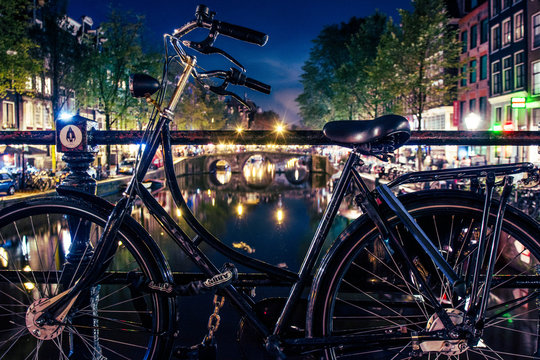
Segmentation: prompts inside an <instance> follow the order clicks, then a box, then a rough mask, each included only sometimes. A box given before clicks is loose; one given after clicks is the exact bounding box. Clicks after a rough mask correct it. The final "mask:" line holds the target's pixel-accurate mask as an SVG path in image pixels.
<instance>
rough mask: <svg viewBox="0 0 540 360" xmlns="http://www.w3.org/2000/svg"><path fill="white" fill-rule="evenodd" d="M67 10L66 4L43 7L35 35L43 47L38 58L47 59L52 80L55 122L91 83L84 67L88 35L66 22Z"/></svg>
mask: <svg viewBox="0 0 540 360" xmlns="http://www.w3.org/2000/svg"><path fill="white" fill-rule="evenodd" d="M66 9H67V2H66V1H65V0H57V1H48V2H46V3H45V5H44V6H42V7H41V14H42V16H41V18H42V19H43V23H42V26H40V27H37V26H36V27H34V29H33V31H32V38H33V39H35V41H36V42H38V43H39V44H40V47H39V51H37V54H38V57H39V58H42V59H47V61H46V64H47V65H46V68H44V69H43V71H45V73H46V75H48V76H50V78H51V83H52V96H51V102H52V108H53V114H54V117H55V119H56V118H57V116H58V114H59V113H60V112H61V111H62V110H63V108H64V106H65V104H66V102H67V100H68V99H69V94H70V93H75V94H78V93H79V92H80V91H83V90H84V89H85V87H86V83H87V79H86V78H85V76H84V74H85V72H84V69H83V68H81V67H82V66H83V64H84V61H83V60H84V58H85V57H86V56H88V54H89V50H90V49H89V47H88V46H87V45H88V44H85V42H84V41H82V40H83V39H82V38H83V37H84V35H85V34H84V32H83V31H82V29H79V30H78V31H79V33H77V34H75V32H76V31H77V30H76V29H73V28H71V27H70V25H69V23H68V22H67V21H66V18H67V15H66ZM83 26H84V25H83Z"/></svg>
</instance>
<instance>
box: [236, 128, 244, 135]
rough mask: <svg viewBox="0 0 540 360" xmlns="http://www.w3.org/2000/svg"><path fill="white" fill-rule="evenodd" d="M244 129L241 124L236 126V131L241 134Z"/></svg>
mask: <svg viewBox="0 0 540 360" xmlns="http://www.w3.org/2000/svg"><path fill="white" fill-rule="evenodd" d="M242 131H244V129H243V128H242V127H241V126H237V127H236V133H238V134H241V133H242Z"/></svg>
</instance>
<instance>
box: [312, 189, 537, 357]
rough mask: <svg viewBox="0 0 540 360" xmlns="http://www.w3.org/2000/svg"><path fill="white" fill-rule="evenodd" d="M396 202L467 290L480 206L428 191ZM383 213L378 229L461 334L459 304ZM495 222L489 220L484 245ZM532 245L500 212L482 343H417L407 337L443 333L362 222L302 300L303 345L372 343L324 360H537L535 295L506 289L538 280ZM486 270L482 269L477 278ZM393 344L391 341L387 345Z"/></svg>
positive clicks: (513, 216)
mask: <svg viewBox="0 0 540 360" xmlns="http://www.w3.org/2000/svg"><path fill="white" fill-rule="evenodd" d="M401 200H402V202H403V204H404V206H405V207H406V208H407V210H408V211H409V213H410V214H411V215H412V217H413V218H414V219H415V220H416V222H417V223H418V224H419V225H420V227H421V228H422V229H423V231H424V232H425V233H426V234H427V235H428V237H429V238H430V239H431V241H432V242H433V244H434V245H435V247H436V248H437V249H438V250H439V252H440V253H441V254H442V255H443V257H444V258H445V259H446V261H447V262H448V263H449V264H450V265H451V266H452V267H453V269H454V271H456V273H457V274H458V275H459V276H460V277H462V278H463V279H465V280H467V281H468V282H469V283H470V280H471V277H472V271H473V269H474V264H475V262H476V250H477V245H478V241H477V240H478V235H479V231H480V224H481V219H482V208H483V199H482V198H480V197H477V196H475V195H474V194H472V193H466V192H456V191H428V192H424V193H417V194H411V195H405V196H403V197H401ZM494 211H496V207H495V210H493V209H492V212H494ZM386 213H387V214H388V215H386V223H387V224H389V225H390V226H391V228H392V229H393V230H394V231H395V233H396V234H397V237H398V240H399V241H400V242H401V243H402V245H403V246H404V248H405V249H406V250H407V252H408V254H409V256H410V257H411V260H412V262H413V264H414V266H416V268H417V270H418V272H419V273H420V274H421V275H422V276H423V277H424V279H425V280H426V282H427V284H428V286H429V287H430V288H431V290H432V291H433V293H434V294H435V297H436V298H437V301H438V302H439V303H440V304H441V305H442V307H443V308H445V310H446V311H447V312H448V314H449V316H450V319H451V320H452V321H453V322H454V324H460V323H461V322H462V320H463V318H464V313H465V305H466V304H465V300H464V299H462V298H460V297H459V296H458V295H456V294H455V293H454V292H453V289H452V286H451V285H450V284H449V283H448V281H447V279H446V278H445V277H444V276H443V274H442V273H441V272H440V270H438V268H437V266H436V265H435V264H434V262H433V261H432V260H431V258H430V257H429V256H427V255H426V254H425V252H424V251H423V249H422V248H421V247H420V245H419V244H418V243H417V242H416V241H415V240H414V239H413V238H412V236H411V234H410V233H409V232H408V231H407V230H406V229H405V228H404V226H403V225H402V224H400V223H399V221H398V220H397V219H396V218H395V216H394V217H392V216H391V215H389V212H386ZM494 222H495V214H493V213H492V215H491V219H490V227H489V231H488V233H487V238H488V240H490V239H491V235H492V233H493V225H494ZM538 239H540V230H539V227H538V224H537V223H536V222H534V221H533V220H532V219H530V218H529V217H527V216H526V215H525V214H523V213H521V212H519V211H517V210H516V209H514V208H511V207H508V208H507V211H506V213H505V217H504V223H503V225H502V234H501V241H500V245H499V248H498V249H497V261H496V265H495V270H494V279H495V280H494V283H493V286H492V288H491V292H490V294H489V302H488V306H487V314H486V324H485V327H484V329H483V334H482V336H481V340H480V341H478V342H477V343H475V344H470V343H467V341H466V340H456V341H419V340H415V333H416V334H418V333H420V332H422V331H436V330H439V329H442V328H443V327H444V326H443V325H442V322H441V320H440V319H439V318H438V316H437V315H436V313H435V311H434V307H433V305H432V304H431V303H430V302H429V301H428V300H427V298H426V297H425V296H424V295H423V294H422V291H421V290H420V289H419V285H418V282H417V281H416V279H415V278H414V276H412V274H411V272H410V271H408V269H407V268H406V266H405V265H404V263H403V261H402V259H400V258H399V256H398V254H397V253H398V252H397V251H394V249H392V244H391V243H390V242H389V241H388V239H382V238H381V236H380V234H379V232H378V231H377V229H376V228H375V226H374V224H373V223H372V222H371V221H370V220H369V219H368V218H366V217H364V218H361V219H359V220H358V221H357V222H356V223H354V224H353V225H352V227H351V228H350V229H347V230H346V231H344V233H343V234H342V235H341V237H340V238H339V239H338V240H337V242H336V245H335V246H334V247H333V248H332V249H331V251H330V253H329V254H328V255H327V257H326V258H325V260H324V261H323V264H322V266H321V270H320V271H319V273H318V274H317V277H316V280H315V283H314V291H312V293H313V294H315V295H314V296H312V297H311V299H310V307H309V308H310V309H312V310H311V312H310V313H309V314H308V326H307V330H308V335H311V336H331V335H348V334H350V335H353V334H361V335H371V336H372V337H371V338H370V341H366V343H365V344H355V345H354V346H352V345H347V346H340V347H336V348H331V349H327V350H325V358H328V359H341V358H343V359H356V358H362V359H407V358H415V359H417V358H422V359H439V358H441V359H446V358H461V359H504V360H509V359H527V358H538V355H537V354H538V353H537V351H538V349H537V344H538V330H537V326H538V324H539V315H540V314H539V311H538V306H539V301H538V295H537V290H536V289H534V288H529V287H528V286H525V285H523V283H521V285H516V283H515V282H514V280H519V279H524V278H527V276H529V278H528V279H529V280H530V279H531V278H530V277H535V278H537V275H538V271H539V268H538V266H539V260H538V259H540V247H539V244H538ZM486 267H487V266H486V264H484V265H483V267H482V268H483V271H485V269H486ZM483 273H484V274H485V272H483ZM483 279H484V278H482V280H481V283H480V285H481V286H480V287H481V288H483V286H482V284H483V283H484V282H483ZM532 287H534V286H532ZM392 335H396V336H395V337H394V338H393V339H391V338H392ZM396 339H400V340H396ZM413 351H416V354H414V353H413ZM412 354H414V355H415V356H414V357H413V356H412Z"/></svg>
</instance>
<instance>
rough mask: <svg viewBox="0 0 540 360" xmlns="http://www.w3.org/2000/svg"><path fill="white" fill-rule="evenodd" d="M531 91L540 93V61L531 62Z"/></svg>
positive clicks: (534, 93)
mask: <svg viewBox="0 0 540 360" xmlns="http://www.w3.org/2000/svg"><path fill="white" fill-rule="evenodd" d="M532 93H533V95H538V94H540V61H537V62H535V63H533V64H532Z"/></svg>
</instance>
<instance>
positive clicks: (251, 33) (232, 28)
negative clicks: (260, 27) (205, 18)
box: [213, 20, 268, 46]
mask: <svg viewBox="0 0 540 360" xmlns="http://www.w3.org/2000/svg"><path fill="white" fill-rule="evenodd" d="M213 26H214V28H215V29H216V30H217V31H218V32H219V33H220V34H222V35H225V36H229V37H232V38H235V39H238V40H242V41H246V42H249V43H252V44H257V45H260V46H264V44H266V42H267V41H268V35H266V34H264V33H262V32H260V31H256V30H251V29H248V28H246V27H243V26H240V25H233V24H229V23H227V22H225V21H218V20H214V21H213Z"/></svg>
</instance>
